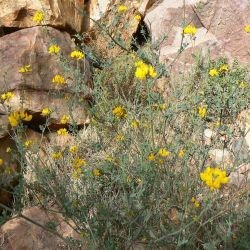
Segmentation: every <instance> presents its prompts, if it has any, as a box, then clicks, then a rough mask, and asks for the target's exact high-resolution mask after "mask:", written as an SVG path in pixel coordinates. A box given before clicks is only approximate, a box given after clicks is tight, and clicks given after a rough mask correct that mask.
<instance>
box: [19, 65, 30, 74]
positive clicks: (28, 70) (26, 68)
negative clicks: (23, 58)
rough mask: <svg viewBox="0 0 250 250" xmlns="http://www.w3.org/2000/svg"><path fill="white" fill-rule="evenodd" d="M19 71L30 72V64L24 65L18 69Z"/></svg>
mask: <svg viewBox="0 0 250 250" xmlns="http://www.w3.org/2000/svg"><path fill="white" fill-rule="evenodd" d="M18 72H19V73H27V72H32V69H31V66H30V65H25V66H23V67H22V68H20V69H19V70H18Z"/></svg>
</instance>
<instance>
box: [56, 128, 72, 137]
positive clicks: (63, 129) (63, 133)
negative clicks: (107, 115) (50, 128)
mask: <svg viewBox="0 0 250 250" xmlns="http://www.w3.org/2000/svg"><path fill="white" fill-rule="evenodd" d="M68 133H69V132H68V130H67V129H66V128H60V129H58V130H57V134H58V135H62V136H64V135H67V134H68Z"/></svg>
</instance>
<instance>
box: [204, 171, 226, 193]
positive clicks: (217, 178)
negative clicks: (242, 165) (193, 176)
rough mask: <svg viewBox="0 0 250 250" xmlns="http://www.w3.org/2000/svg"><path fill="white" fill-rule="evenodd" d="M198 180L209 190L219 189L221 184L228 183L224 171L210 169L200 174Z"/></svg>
mask: <svg viewBox="0 0 250 250" xmlns="http://www.w3.org/2000/svg"><path fill="white" fill-rule="evenodd" d="M200 178H201V180H202V181H204V182H205V184H206V185H207V186H208V187H209V188H210V189H211V190H214V189H219V188H220V187H221V185H222V184H226V183H228V181H229V179H228V177H227V176H226V171H222V170H220V169H219V168H211V167H207V168H206V170H205V171H204V172H202V173H200Z"/></svg>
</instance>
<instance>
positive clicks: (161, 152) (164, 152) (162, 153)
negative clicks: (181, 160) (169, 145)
mask: <svg viewBox="0 0 250 250" xmlns="http://www.w3.org/2000/svg"><path fill="white" fill-rule="evenodd" d="M157 154H158V155H159V156H161V157H167V156H169V155H170V152H169V151H168V150H166V149H165V148H160V149H159V150H158V153H157Z"/></svg>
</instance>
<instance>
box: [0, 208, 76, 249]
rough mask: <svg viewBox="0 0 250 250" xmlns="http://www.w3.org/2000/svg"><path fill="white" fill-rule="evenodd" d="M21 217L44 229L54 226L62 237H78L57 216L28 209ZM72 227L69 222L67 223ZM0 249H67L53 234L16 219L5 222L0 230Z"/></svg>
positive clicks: (38, 209) (37, 209) (21, 219)
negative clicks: (48, 225)
mask: <svg viewBox="0 0 250 250" xmlns="http://www.w3.org/2000/svg"><path fill="white" fill-rule="evenodd" d="M23 215H24V216H26V217H28V218H29V219H31V220H33V221H35V222H36V223H39V224H40V225H42V226H44V227H46V225H47V224H48V223H53V224H54V225H56V230H57V232H58V233H59V234H60V235H62V236H63V237H72V238H74V239H79V238H80V237H79V235H78V234H77V233H76V232H75V231H74V230H73V229H72V227H70V226H69V225H68V224H67V223H66V222H65V221H64V219H63V217H62V216H60V215H58V214H53V213H51V212H46V211H44V210H42V209H40V208H38V207H32V208H28V209H26V210H25V211H24V212H23ZM68 223H70V224H71V225H72V226H73V227H74V225H73V224H72V222H71V221H68ZM0 239H1V244H2V245H1V249H4V250H20V249H25V250H33V249H36V250H57V249H69V248H68V246H67V245H66V243H65V242H64V241H63V240H62V239H60V238H59V237H57V236H55V235H54V234H52V233H50V232H48V231H46V230H44V229H43V228H42V227H39V226H37V225H35V224H33V223H31V222H29V221H27V220H26V219H24V218H21V217H18V218H14V219H12V220H10V221H8V222H6V223H5V224H4V225H3V226H2V227H1V230H0Z"/></svg>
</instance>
